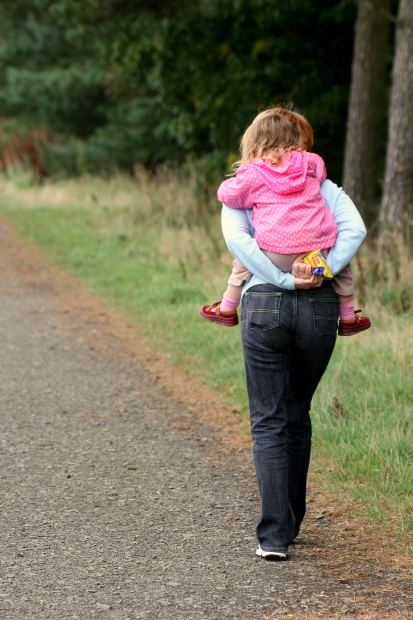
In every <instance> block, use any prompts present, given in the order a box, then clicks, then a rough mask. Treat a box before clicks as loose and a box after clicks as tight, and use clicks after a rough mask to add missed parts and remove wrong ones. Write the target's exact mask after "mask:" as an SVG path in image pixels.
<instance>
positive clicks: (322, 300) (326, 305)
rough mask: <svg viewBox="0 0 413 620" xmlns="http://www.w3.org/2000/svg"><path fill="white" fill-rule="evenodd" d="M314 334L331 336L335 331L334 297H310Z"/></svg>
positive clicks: (336, 313) (335, 304)
mask: <svg viewBox="0 0 413 620" xmlns="http://www.w3.org/2000/svg"><path fill="white" fill-rule="evenodd" d="M309 301H310V304H311V308H312V311H313V322H314V323H313V324H314V334H315V335H316V336H332V335H333V334H335V332H336V331H337V321H338V301H337V298H334V297H321V296H320V297H310V298H309Z"/></svg>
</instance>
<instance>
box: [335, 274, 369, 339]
mask: <svg viewBox="0 0 413 620" xmlns="http://www.w3.org/2000/svg"><path fill="white" fill-rule="evenodd" d="M332 284H333V288H334V290H335V291H336V293H337V295H338V301H339V313H340V322H339V326H338V334H339V336H353V335H354V334H357V333H359V332H361V331H364V330H366V329H369V327H370V325H371V323H370V319H369V318H368V317H366V316H358V314H357V313H356V312H355V311H354V297H353V293H354V278H353V275H352V273H351V269H350V267H349V266H347V267H345V268H344V269H342V271H340V273H338V274H337V275H336V277H335V278H334V280H333V281H332Z"/></svg>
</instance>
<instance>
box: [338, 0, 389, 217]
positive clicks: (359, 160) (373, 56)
mask: <svg viewBox="0 0 413 620" xmlns="http://www.w3.org/2000/svg"><path fill="white" fill-rule="evenodd" d="M389 8H390V0H358V13H357V21H356V27H355V39H354V51H353V64H352V79H351V89H350V100H349V109H348V117H347V132H346V143H345V151H344V170H343V186H344V189H345V190H346V191H347V192H348V194H349V195H350V196H351V198H352V199H353V200H354V202H355V204H356V205H357V206H358V208H359V209H360V210H361V212H362V213H363V216H364V218H365V219H366V220H367V222H369V223H372V222H373V221H376V220H377V215H378V214H377V204H378V202H379V191H380V184H379V180H380V177H381V162H382V160H383V157H384V130H383V128H384V127H385V126H386V112H387V101H386V99H387V97H386V93H387V59H388V48H389V30H390V23H391V22H390V19H389V13H388V11H389Z"/></svg>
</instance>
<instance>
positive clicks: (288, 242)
mask: <svg viewBox="0 0 413 620" xmlns="http://www.w3.org/2000/svg"><path fill="white" fill-rule="evenodd" d="M312 146H313V131H312V128H311V125H310V123H309V122H308V121H307V120H306V119H305V118H304V117H303V116H302V115H300V114H297V113H296V112H292V111H290V110H287V109H285V108H282V107H277V108H271V109H269V110H265V111H264V112H261V113H260V114H258V116H257V117H256V118H255V119H254V121H253V122H252V124H251V125H250V126H249V127H248V128H247V130H246V132H245V133H244V135H243V137H242V141H241V161H240V164H239V166H238V168H237V171H236V175H235V176H234V177H232V178H230V179H227V180H226V181H224V182H223V183H221V185H220V187H219V188H218V200H219V201H220V202H223V203H224V204H225V205H227V206H228V207H231V208H233V209H252V224H253V226H254V228H255V239H256V241H257V243H258V245H259V247H260V248H261V250H262V251H263V252H264V253H265V254H266V255H267V256H268V257H269V258H270V260H271V261H272V262H273V263H274V264H275V265H276V266H277V267H278V268H279V269H281V270H282V271H291V269H292V266H293V263H294V261H295V260H297V259H298V260H301V259H302V258H303V256H305V254H306V253H309V252H311V251H314V250H323V253H325V254H326V253H327V252H328V249H330V248H331V247H332V246H334V244H335V241H336V236H337V226H336V223H335V221H334V218H333V216H332V214H331V211H330V209H329V208H328V207H327V205H326V204H325V202H324V200H323V197H322V195H321V193H320V185H321V183H322V182H323V181H324V180H325V179H326V169H325V164H324V162H323V160H322V159H321V157H319V156H318V155H316V154H315V153H312V152H311V149H312ZM250 277H251V274H250V273H249V272H248V271H247V270H246V269H245V267H244V266H243V265H242V264H241V263H240V262H239V261H238V260H237V259H235V260H234V263H233V269H232V273H231V276H230V278H229V280H228V287H227V289H226V291H225V293H224V296H223V299H222V301H221V302H216V303H214V304H212V305H210V306H203V307H202V308H200V311H199V312H200V315H201V317H202V318H203V319H206V320H207V321H215V322H217V323H220V324H221V325H226V326H227V327H232V326H234V325H237V323H238V315H237V312H236V310H237V307H238V305H239V302H240V299H241V292H242V287H243V285H244V283H245V282H247V281H248V280H249V279H250ZM332 286H333V288H334V290H335V291H336V293H337V295H338V296H339V309H340V322H339V328H338V333H339V335H340V336H352V335H353V334H357V333H358V332H360V331H364V330H366V329H368V328H369V327H370V325H371V323H370V320H369V319H368V318H367V317H365V316H361V317H360V316H358V315H357V312H359V311H355V310H354V302H353V293H354V281H353V276H352V273H351V270H350V267H349V266H347V267H345V268H344V269H343V270H342V271H341V272H340V273H338V274H337V275H336V276H335V277H334V279H333V280H332Z"/></svg>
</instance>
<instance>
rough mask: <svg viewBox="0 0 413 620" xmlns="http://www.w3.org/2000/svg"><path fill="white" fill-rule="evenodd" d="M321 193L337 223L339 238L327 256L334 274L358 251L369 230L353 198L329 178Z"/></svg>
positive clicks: (328, 263) (322, 186)
mask: <svg viewBox="0 0 413 620" xmlns="http://www.w3.org/2000/svg"><path fill="white" fill-rule="evenodd" d="M321 193H322V195H323V198H324V200H325V201H326V204H327V206H328V208H329V209H330V211H331V213H332V214H333V217H334V220H335V222H336V224H337V230H338V234H337V240H336V244H335V246H334V247H332V248H331V250H330V251H329V253H328V256H327V258H326V262H327V265H328V266H329V268H330V269H331V272H332V273H333V275H336V274H337V273H338V272H339V271H341V270H342V269H343V267H345V266H346V265H347V264H348V263H349V262H350V260H351V259H352V258H353V256H354V254H355V253H356V252H357V250H358V249H359V247H360V246H361V244H362V243H363V241H364V239H365V238H366V235H367V231H366V227H365V225H364V222H363V220H362V219H361V215H360V213H359V212H358V211H357V209H356V207H355V205H354V203H353V201H352V200H351V198H349V197H348V196H347V194H346V193H345V192H344V191H343V190H342V189H341V187H338V186H337V185H336V184H335V183H332V181H329V180H328V179H327V180H326V181H324V183H323V184H322V185H321Z"/></svg>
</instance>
